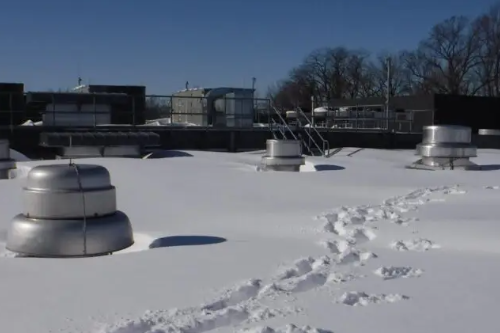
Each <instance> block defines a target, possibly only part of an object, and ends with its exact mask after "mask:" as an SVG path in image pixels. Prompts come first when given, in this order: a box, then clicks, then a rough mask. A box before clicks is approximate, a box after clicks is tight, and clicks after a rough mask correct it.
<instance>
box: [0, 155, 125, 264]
mask: <svg viewBox="0 0 500 333" xmlns="http://www.w3.org/2000/svg"><path fill="white" fill-rule="evenodd" d="M23 199H24V200H23V203H24V208H23V212H22V213H21V214H19V215H17V216H15V217H14V219H13V220H12V224H11V227H10V229H9V233H8V237H7V246H6V247H7V249H8V250H10V251H12V252H16V253H18V254H21V255H24V256H33V257H88V256H98V255H105V254H110V253H112V252H116V251H119V250H122V249H125V248H127V247H130V246H131V245H132V244H133V243H134V239H133V233H132V226H131V224H130V221H129V219H128V217H127V215H125V213H123V212H121V211H117V210H116V189H115V187H114V186H113V185H111V177H110V174H109V172H108V170H107V169H106V168H104V167H102V166H100V165H91V164H80V165H75V164H69V165H68V164H55V165H43V166H37V167H35V168H33V169H31V170H30V172H29V173H28V176H27V181H26V186H25V187H24V188H23Z"/></svg>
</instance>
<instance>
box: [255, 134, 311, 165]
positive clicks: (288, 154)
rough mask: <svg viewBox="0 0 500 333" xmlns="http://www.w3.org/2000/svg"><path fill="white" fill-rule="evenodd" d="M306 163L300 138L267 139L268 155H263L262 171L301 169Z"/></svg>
mask: <svg viewBox="0 0 500 333" xmlns="http://www.w3.org/2000/svg"><path fill="white" fill-rule="evenodd" d="M304 164H305V159H304V157H303V156H302V145H301V143H300V141H298V140H267V141H266V155H264V156H263V157H262V161H261V164H260V166H259V170H260V171H299V170H300V166H301V165H304Z"/></svg>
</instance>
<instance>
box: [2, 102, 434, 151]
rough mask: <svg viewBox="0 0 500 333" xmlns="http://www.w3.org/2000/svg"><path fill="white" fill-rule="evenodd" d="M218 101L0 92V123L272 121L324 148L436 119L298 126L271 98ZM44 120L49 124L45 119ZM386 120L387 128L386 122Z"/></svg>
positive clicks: (353, 115) (353, 119)
mask: <svg viewBox="0 0 500 333" xmlns="http://www.w3.org/2000/svg"><path fill="white" fill-rule="evenodd" d="M110 100H111V101H112V102H110V103H111V104H112V105H111V109H107V108H106V107H105V104H106V103H107V101H108V102H109V101H110ZM74 101H77V103H74ZM78 104H80V105H79V106H78ZM214 104H215V102H214V100H213V99H212V100H210V99H209V98H208V97H203V96H177V95H126V94H98V93H94V94H92V93H90V94H87V93H58V92H53V93H52V92H51V93H37V92H34V93H29V92H28V93H22V92H18V93H5V92H0V127H2V128H6V127H7V128H10V129H11V130H13V129H14V128H16V127H17V126H19V125H23V124H25V123H27V122H30V123H29V124H31V125H33V123H35V125H39V126H51V127H72V128H79V127H80V128H82V129H83V128H84V129H86V130H88V129H89V128H99V127H102V126H132V127H136V126H141V127H143V126H146V127H147V126H168V127H169V128H176V129H195V128H200V127H201V128H206V129H207V130H208V129H211V128H222V129H223V128H228V129H231V128H235V129H242V130H244V129H245V130H254V128H255V130H259V127H274V128H275V129H274V130H273V133H274V132H276V133H275V134H276V135H283V134H281V132H280V131H283V132H284V133H285V136H289V137H292V134H293V135H295V136H296V137H297V136H298V134H297V133H301V132H304V134H305V135H306V136H308V137H309V136H312V137H313V139H314V140H315V141H316V144H317V145H318V146H319V147H320V148H321V150H322V151H325V150H328V149H329V147H326V144H324V142H323V140H324V139H323V140H320V139H319V137H320V136H324V133H325V132H329V131H343V130H346V131H364V130H371V131H380V132H384V131H395V132H404V133H415V132H421V130H422V127H423V126H425V125H431V124H432V123H433V112H432V110H415V111H410V112H408V113H409V114H408V119H406V120H401V119H395V118H391V119H390V120H389V121H386V120H385V118H380V117H378V116H380V112H379V114H378V115H377V117H375V116H374V114H375V113H374V112H371V113H370V112H369V111H353V112H348V113H345V112H340V113H339V112H337V113H335V114H330V115H327V116H326V117H323V118H321V119H319V120H318V118H316V116H314V114H306V113H305V112H301V113H303V114H305V115H306V117H303V116H302V118H303V119H302V124H298V127H300V126H301V125H304V126H302V128H293V130H291V129H290V126H291V125H290V126H289V122H290V119H288V118H287V117H285V115H284V114H282V113H280V112H278V111H277V110H276V109H275V108H274V107H273V106H271V102H270V100H268V99H249V98H222V99H219V101H218V102H217V110H214V107H215V106H214ZM70 105H72V106H71V107H70ZM82 105H84V107H82ZM210 108H211V109H210ZM417 116H418V117H417ZM313 117H314V118H313ZM313 119H314V120H313ZM43 120H45V124H43V125H42V124H41V122H42V121H43ZM257 123H258V124H257ZM386 123H388V124H389V128H386V127H387V126H386ZM259 125H260V126H259ZM288 133H292V134H288ZM318 133H319V134H320V135H318ZM273 135H274V134H273ZM306 141H307V142H308V143H309V146H311V147H315V144H314V143H313V142H312V141H313V140H310V141H311V142H309V138H307V140H306ZM305 148H306V149H307V147H305Z"/></svg>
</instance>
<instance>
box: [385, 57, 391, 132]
mask: <svg viewBox="0 0 500 333" xmlns="http://www.w3.org/2000/svg"><path fill="white" fill-rule="evenodd" d="M386 66H387V83H386V86H387V90H386V95H385V127H386V129H387V131H389V108H390V102H391V57H390V56H389V57H387V59H386Z"/></svg>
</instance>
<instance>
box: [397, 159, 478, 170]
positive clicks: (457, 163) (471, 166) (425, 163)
mask: <svg viewBox="0 0 500 333" xmlns="http://www.w3.org/2000/svg"><path fill="white" fill-rule="evenodd" d="M406 168H408V169H417V170H429V171H439V170H481V167H480V166H479V165H477V164H475V163H474V162H471V161H469V159H468V158H458V159H452V158H427V159H425V158H422V159H420V160H418V161H416V162H415V163H413V164H410V165H408V166H407V167H406Z"/></svg>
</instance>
